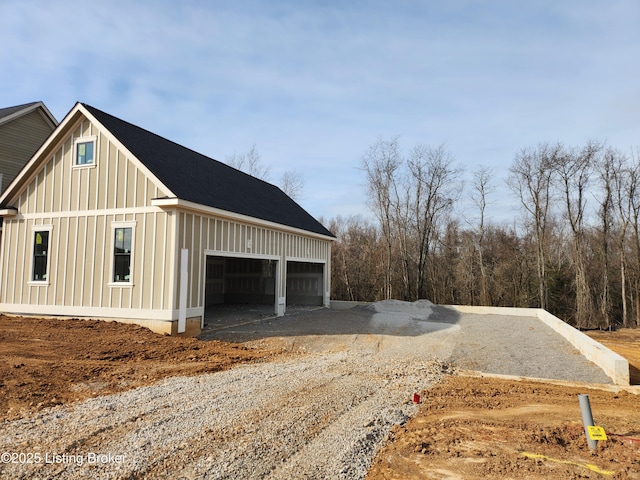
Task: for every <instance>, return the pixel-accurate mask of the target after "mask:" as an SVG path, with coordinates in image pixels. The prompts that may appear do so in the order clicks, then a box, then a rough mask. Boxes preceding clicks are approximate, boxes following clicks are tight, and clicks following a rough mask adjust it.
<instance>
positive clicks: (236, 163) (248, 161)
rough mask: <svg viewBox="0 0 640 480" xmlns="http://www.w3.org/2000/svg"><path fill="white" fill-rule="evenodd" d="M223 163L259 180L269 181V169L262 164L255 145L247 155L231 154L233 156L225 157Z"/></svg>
mask: <svg viewBox="0 0 640 480" xmlns="http://www.w3.org/2000/svg"><path fill="white" fill-rule="evenodd" d="M225 163H227V165H230V166H232V167H233V168H237V169H238V170H242V171H243V172H245V173H248V174H249V175H251V176H253V177H256V178H259V179H260V180H265V181H269V177H270V175H271V167H270V166H269V165H265V164H264V163H263V162H262V159H261V158H260V153H259V152H258V150H257V149H256V144H255V143H254V144H253V145H252V146H251V148H250V149H249V151H248V152H247V153H237V152H233V155H229V156H227V157H226V159H225Z"/></svg>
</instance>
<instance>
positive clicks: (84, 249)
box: [76, 217, 89, 307]
mask: <svg viewBox="0 0 640 480" xmlns="http://www.w3.org/2000/svg"><path fill="white" fill-rule="evenodd" d="M79 220H80V218H78V221H79ZM88 222H89V217H84V236H83V238H84V242H82V256H81V257H80V258H81V259H82V261H83V262H84V265H83V266H84V267H86V261H87V223H88ZM76 231H77V229H76ZM77 249H78V247H77V246H76V250H77ZM86 271H87V269H86V268H82V275H81V276H80V277H81V278H82V283H81V284H80V302H79V305H80V306H82V307H83V306H84V285H85V275H86Z"/></svg>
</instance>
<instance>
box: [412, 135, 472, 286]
mask: <svg viewBox="0 0 640 480" xmlns="http://www.w3.org/2000/svg"><path fill="white" fill-rule="evenodd" d="M408 167H409V172H410V173H411V175H412V177H413V179H414V181H415V193H414V197H415V200H414V215H415V225H416V235H417V246H416V252H417V272H416V276H417V285H418V298H426V293H427V284H426V281H427V266H428V260H429V257H430V256H431V250H432V247H433V242H434V240H435V237H436V234H437V231H438V228H439V226H441V225H442V224H443V222H444V220H445V219H446V218H447V216H448V214H449V213H450V211H451V209H452V207H453V205H454V202H455V201H456V200H457V199H458V196H459V194H460V191H461V190H462V188H461V185H460V182H459V179H460V174H461V170H460V168H458V167H455V166H454V165H453V157H452V156H451V154H450V153H449V152H448V151H447V149H446V147H445V146H444V145H440V146H438V147H435V148H434V147H428V146H424V145H418V146H416V147H415V148H414V150H413V152H412V155H411V158H410V159H409V161H408Z"/></svg>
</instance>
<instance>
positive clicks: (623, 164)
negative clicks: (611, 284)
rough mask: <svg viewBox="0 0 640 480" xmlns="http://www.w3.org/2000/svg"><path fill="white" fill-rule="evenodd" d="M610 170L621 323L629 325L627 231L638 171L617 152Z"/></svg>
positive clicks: (637, 186) (638, 178)
mask: <svg viewBox="0 0 640 480" xmlns="http://www.w3.org/2000/svg"><path fill="white" fill-rule="evenodd" d="M614 155H615V158H614V162H613V171H612V181H613V182H612V183H613V185H612V189H613V198H614V202H615V212H616V217H617V223H618V235H617V241H618V252H619V256H620V289H621V293H620V296H621V302H622V325H623V326H625V327H628V326H629V312H628V310H629V308H628V305H627V232H628V231H629V223H630V222H631V219H632V214H631V212H632V199H633V197H634V196H635V194H636V191H637V190H638V189H639V188H640V185H639V184H638V181H639V180H640V177H639V173H640V172H639V171H638V169H637V168H633V167H631V166H630V165H629V161H628V158H627V157H626V156H624V155H622V154H620V153H619V152H615V153H614Z"/></svg>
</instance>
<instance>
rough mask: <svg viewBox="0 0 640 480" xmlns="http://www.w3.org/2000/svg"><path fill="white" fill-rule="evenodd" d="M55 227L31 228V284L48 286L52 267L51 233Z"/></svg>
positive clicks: (36, 226)
mask: <svg viewBox="0 0 640 480" xmlns="http://www.w3.org/2000/svg"><path fill="white" fill-rule="evenodd" d="M52 231H53V225H33V226H32V227H31V238H32V248H31V276H30V277H29V278H30V280H29V283H30V284H37V285H48V284H49V269H50V266H51V253H50V250H51V237H52V235H51V232H52Z"/></svg>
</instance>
